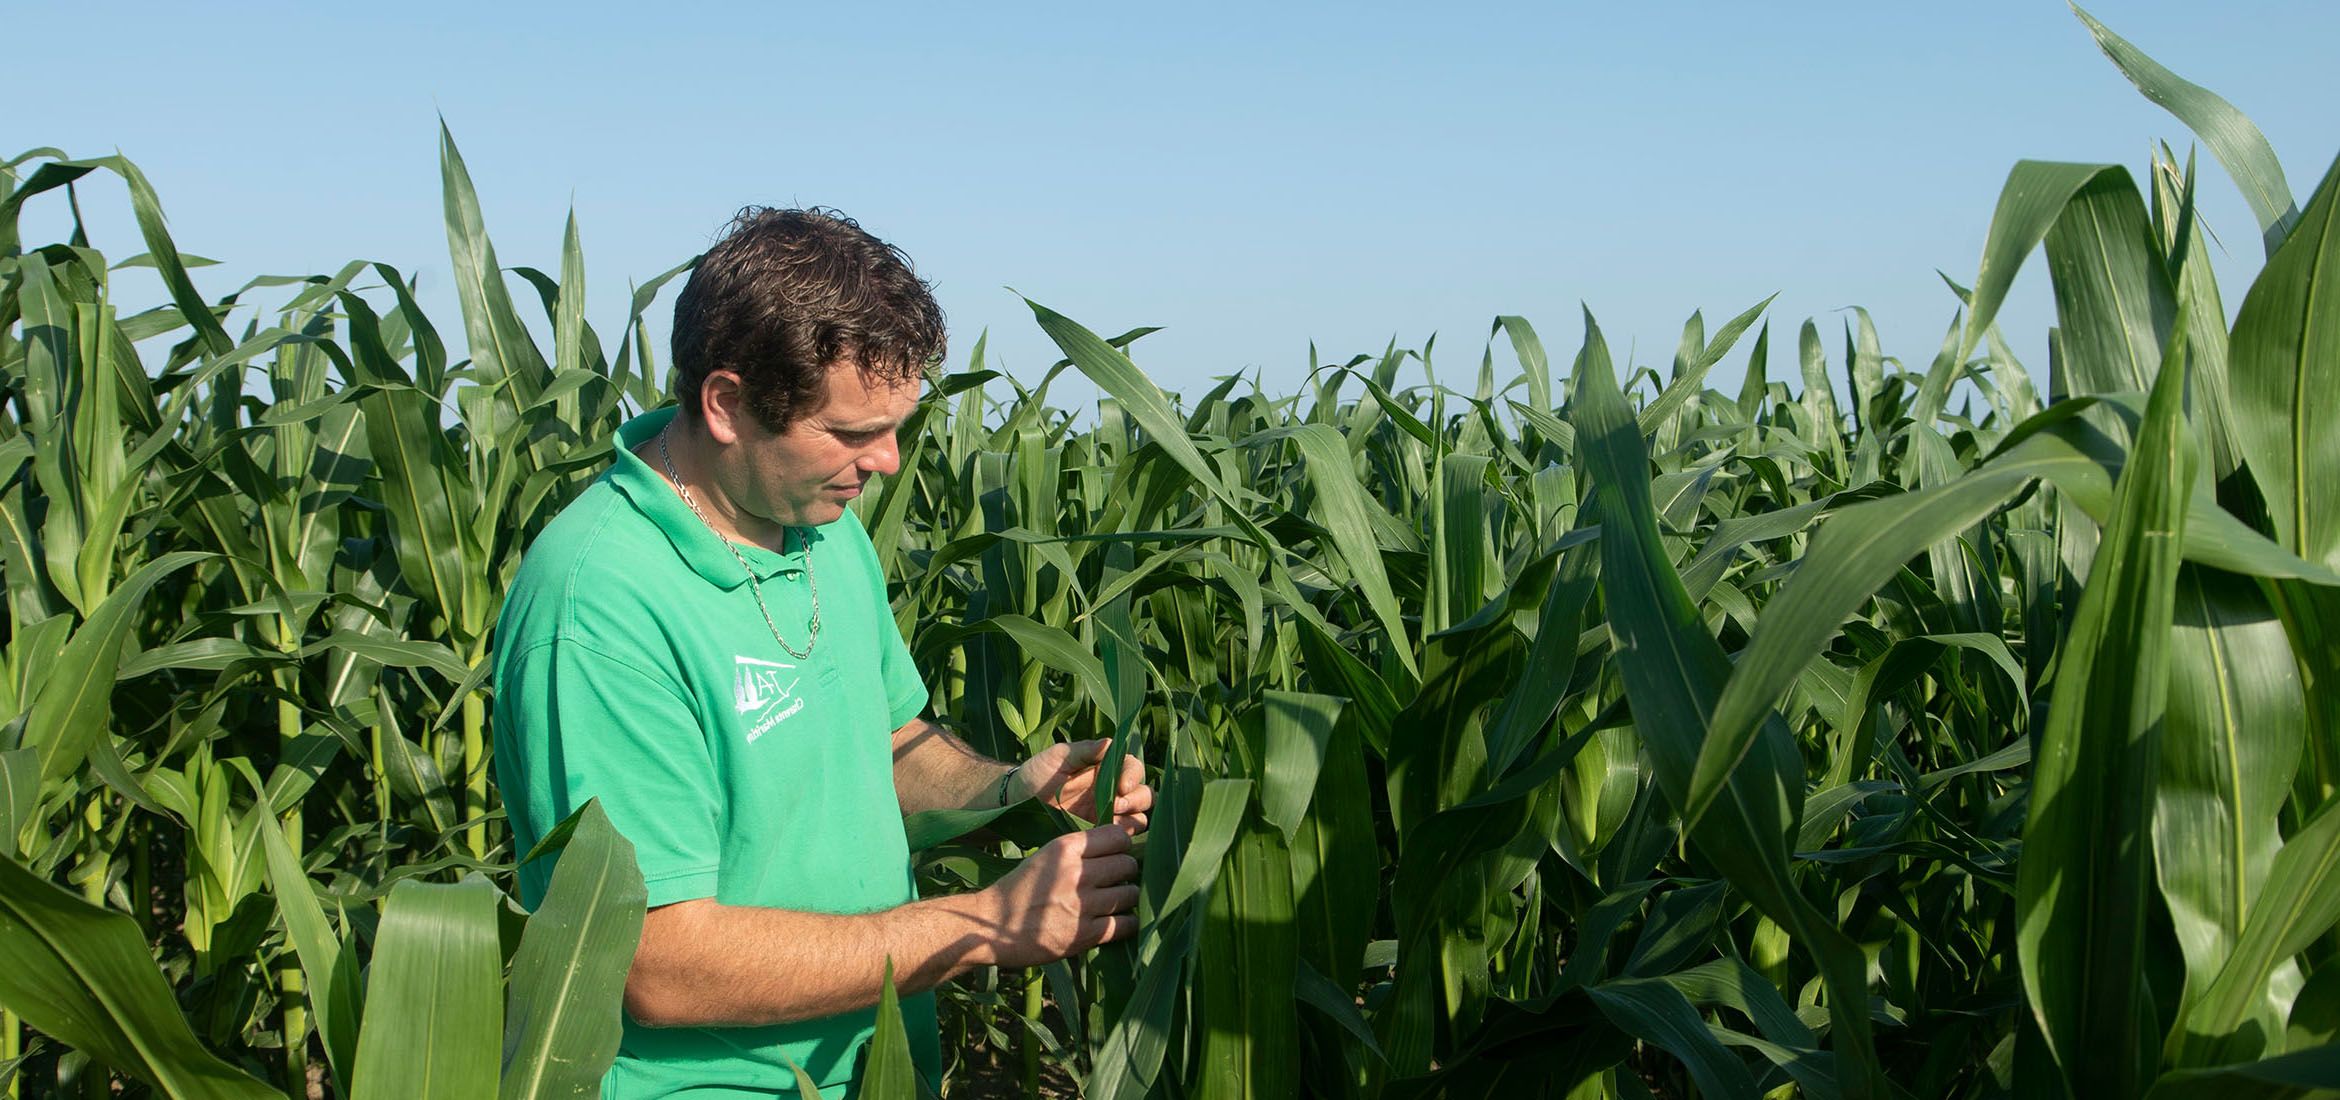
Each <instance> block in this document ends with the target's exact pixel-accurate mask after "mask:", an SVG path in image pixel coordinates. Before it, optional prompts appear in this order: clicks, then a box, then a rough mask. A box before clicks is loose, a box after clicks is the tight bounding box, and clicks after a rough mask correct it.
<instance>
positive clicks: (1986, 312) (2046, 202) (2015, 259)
mask: <svg viewBox="0 0 2340 1100" xmlns="http://www.w3.org/2000/svg"><path fill="white" fill-rule="evenodd" d="M2092 188H2093V189H2095V193H2096V194H2097V195H2098V196H2099V198H2100V204H2101V208H2102V209H2104V210H2111V209H2113V205H2112V204H2113V202H2114V200H2113V199H2112V198H2111V196H2112V195H2114V194H2117V193H2119V192H2121V191H2126V192H2128V193H2129V194H2131V195H2134V194H2135V193H2136V187H2135V185H2134V184H2132V183H2131V182H2130V179H2129V173H2128V170H2127V169H2125V168H2121V167H2119V166H2118V165H2110V164H2063V163H2057V162H2052V161H2036V160H2024V161H2017V162H2016V163H2015V167H2013V168H2011V169H2009V170H2008V172H2007V182H2006V184H2005V185H2003V186H2002V187H2001V188H2000V190H1999V206H1998V209H1997V210H1996V211H1994V212H1992V214H1991V226H1990V232H1989V234H1988V235H1987V236H1986V237H1985V238H1984V241H1983V252H1982V266H1981V269H1980V270H1979V271H1978V273H1977V274H1976V275H1975V279H1974V291H1973V296H1972V299H1971V308H1970V309H1969V311H1968V312H1967V316H1966V330H1965V334H1964V335H1963V336H1962V337H1961V338H1960V340H1959V344H1958V354H1957V356H1955V357H1954V358H1953V359H1951V360H1950V362H1951V363H1953V364H1955V363H1963V362H1965V361H1966V359H1967V357H1968V356H1971V355H1973V354H1974V349H1975V346H1976V345H1977V344H1979V343H1980V342H1981V341H1982V339H1983V335H1984V333H1986V332H1987V331H1989V329H1990V328H1991V325H1992V322H1993V321H1995V320H1996V319H1997V317H1998V315H1999V307H2000V306H2001V305H2003V304H2004V303H2005V302H2006V300H2007V291H2008V288H2010V287H2011V286H2013V285H2014V283H2015V274H2016V272H2018V271H2020V270H2022V267H2023V262H2024V261H2025V260H2027V259H2029V258H2030V256H2031V253H2032V250H2034V249H2036V248H2038V247H2039V246H2040V243H2041V242H2043V241H2045V240H2047V238H2048V234H2049V233H2050V232H2051V231H2052V230H2053V229H2054V228H2055V226H2056V224H2057V223H2058V222H2059V221H2061V220H2062V219H2063V218H2064V216H2065V214H2066V212H2067V210H2068V209H2070V208H2071V207H2072V204H2073V202H2074V200H2075V199H2076V198H2078V197H2079V196H2080V195H2081V194H2082V193H2083V192H2088V191H2090V190H2091V189H2092ZM2088 213H2090V211H2085V210H2084V211H2080V212H2075V213H2074V214H2073V218H2074V222H2075V228H2076V229H2080V228H2085V227H2082V226H2079V225H2078V223H2079V222H2082V221H2084V220H2086V217H2087V214H2088ZM2060 304H2061V302H2060V301H2059V305H2060ZM2117 315H2118V314H2117V311H2116V314H2115V316H2117ZM2129 388H2132V389H2133V388H2139V387H2129ZM1949 396H1950V379H1949V378H1948V377H1947V375H1945V376H1943V377H1941V378H1935V377H1932V376H1929V377H1928V378H1927V379H1926V383H1925V388H1924V389H1923V390H1921V391H1920V395H1919V398H1918V407H1917V408H1916V409H1915V410H1913V412H1912V415H1913V417H1918V418H1920V420H1919V422H1920V423H1930V422H1931V419H1932V417H1931V416H1930V415H1928V414H1931V413H1939V412H1940V411H1941V408H1942V403H1943V402H1945V401H1947V400H1948V399H1949Z"/></svg>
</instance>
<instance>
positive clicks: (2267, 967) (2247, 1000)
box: [2171, 802, 2340, 1066]
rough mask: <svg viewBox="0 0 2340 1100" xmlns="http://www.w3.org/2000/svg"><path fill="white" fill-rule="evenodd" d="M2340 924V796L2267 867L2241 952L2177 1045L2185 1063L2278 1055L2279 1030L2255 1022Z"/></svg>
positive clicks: (2184, 1026) (2190, 1017) (2184, 1025)
mask: <svg viewBox="0 0 2340 1100" xmlns="http://www.w3.org/2000/svg"><path fill="white" fill-rule="evenodd" d="M2335 924H2340V802H2335V803H2332V804H2329V805H2326V806H2325V807H2324V808H2323V809H2322V810H2320V811H2318V812H2317V813H2316V815H2315V816H2314V817H2313V818H2311V819H2310V820H2309V821H2308V822H2307V823H2306V824H2305V825H2303V826H2301V827H2300V830H2299V832H2297V833H2295V834H2293V835H2292V837H2291V839H2289V840H2288V841H2285V842H2284V845H2283V848H2282V850H2281V851H2278V852H2277V853H2276V854H2275V859H2274V861H2273V863H2272V865H2271V866H2270V867H2269V869H2268V871H2267V880H2266V885H2265V886H2263V887H2262V888H2261V889H2260V891H2259V898H2258V902H2257V904H2256V905H2254V906H2253V907H2252V911H2251V914H2250V918H2249V921H2248V922H2247V923H2246V924H2245V925H2244V926H2243V931H2242V935H2241V936H2240V937H2239V938H2238V939H2237V941H2236V943H2235V947H2234V953H2233V955H2231V956H2230V957H2229V958H2228V959H2227V960H2226V965H2225V966H2224V967H2223V968H2221V969H2220V971H2219V973H2218V977H2217V979H2216V980H2214V981H2212V982H2211V983H2210V988H2209V989H2208V990H2206V991H2205V992H2204V993H2203V995H2202V997H2201V999H2200V1000H2199V1001H2197V1002H2195V1004H2194V1006H2193V1010H2192V1011H2191V1012H2189V1013H2187V1014H2186V1016H2185V1018H2184V1019H2183V1020H2181V1021H2180V1022H2179V1034H2178V1035H2176V1036H2174V1037H2173V1040H2172V1042H2171V1049H2172V1050H2173V1052H2174V1053H2175V1054H2176V1056H2177V1057H2176V1060H2177V1062H2178V1064H2179V1065H2190V1066H2203V1065H2215V1064H2219V1063H2223V1062H2233V1061H2239V1060H2244V1059H2249V1058H2254V1057H2259V1056H2261V1055H2264V1054H2267V1053H2270V1052H2272V1051H2274V1050H2275V1049H2276V1048H2277V1046H2278V1045H2279V1044H2280V1043H2281V1042H2282V1036H2281V1034H2280V1033H2279V1032H2270V1031H2268V1030H2267V1029H2266V1028H2265V1027H2264V1025H2257V1024H2254V1017H2258V1016H2261V1015H2263V1013H2261V1011H2260V1007H2259V1006H2260V1004H2261V1002H2262V1001H2263V1000H2264V998H2265V997H2266V996H2267V986H2268V982H2269V980H2270V979H2271V978H2272V977H2273V976H2274V975H2275V973H2276V971H2277V969H2278V968H2279V967H2281V966H2282V965H2283V964H2284V963H2286V962H2288V961H2289V960H2290V959H2291V958H2292V957H2293V956H2295V955H2297V954H2299V953H2300V952H2301V951H2302V950H2304V949H2306V948H2307V947H2308V945H2309V944H2311V943H2313V942H2315V941H2316V940H2317V939H2319V938H2322V937H2324V936H2326V935H2328V934H2330V932H2331V930H2332V928H2333V926H2334V925H2335Z"/></svg>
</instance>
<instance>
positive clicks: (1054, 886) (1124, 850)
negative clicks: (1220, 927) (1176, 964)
mask: <svg viewBox="0 0 2340 1100" xmlns="http://www.w3.org/2000/svg"><path fill="white" fill-rule="evenodd" d="M1059 747H1061V746H1059ZM1051 751H1053V750H1051ZM1129 847H1130V845H1129V834H1128V833H1127V832H1125V831H1123V830H1122V828H1121V827H1120V826H1118V825H1100V826H1098V827H1097V828H1094V829H1090V830H1088V831H1086V832H1079V833H1066V834H1065V835H1063V836H1060V837H1057V838H1056V839H1055V840H1051V841H1049V842H1048V843H1047V844H1046V845H1045V846H1043V847H1041V848H1040V849H1039V850H1038V851H1035V852H1033V853H1032V854H1031V855H1029V856H1026V857H1024V861H1023V862H1022V863H1020V864H1018V865H1017V866H1016V869H1015V870H1013V871H1009V872H1008V873H1007V874H1006V875H1005V876H1003V877H1001V878H1000V880H999V881H997V882H994V883H992V884H991V885H990V886H988V887H986V888H984V889H983V891H982V892H981V893H979V894H977V895H975V897H976V898H978V899H980V900H981V901H982V902H983V903H984V906H983V908H984V910H985V919H986V920H987V921H989V922H991V923H992V925H993V927H992V928H991V930H990V932H991V936H992V944H993V956H994V958H993V961H994V962H995V963H996V964H997V965H999V966H1004V967H1025V966H1042V965H1046V964H1048V963H1052V962H1055V961H1056V960H1058V959H1062V958H1067V957H1070V956H1072V955H1077V954H1079V953H1081V952H1083V951H1087V950H1088V949H1090V948H1092V947H1095V946H1097V945H1098V944H1101V943H1109V942H1112V941H1115V940H1123V939H1128V938H1129V937H1131V936H1133V935H1136V934H1137V914H1136V912H1134V910H1136V908H1137V903H1138V887H1137V883H1136V881H1135V880H1136V879H1137V874H1138V861H1137V857H1136V856H1133V855H1130V854H1129Z"/></svg>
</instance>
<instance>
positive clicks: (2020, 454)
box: [1683, 325, 2340, 822]
mask: <svg viewBox="0 0 2340 1100" xmlns="http://www.w3.org/2000/svg"><path fill="white" fill-rule="evenodd" d="M2182 327H2183V326H2182V325H2181V326H2180V328H2181V329H2182ZM2107 403H2108V402H2106V401H2101V400H2092V399H2088V398H2076V399H2072V400H2069V401H2064V402H2059V403H2058V404H2056V405H2054V406H2051V407H2050V408H2048V409H2047V410H2045V411H2043V412H2041V413H2040V414H2039V415H2037V416H2034V417H2032V418H2031V419H2030V420H2027V421H2025V422H2024V423H2023V424H2022V425H2020V426H2018V427H2017V428H2016V429H2015V430H2014V431H2012V432H2010V433H2009V434H2008V436H2007V438H2006V440H2005V441H2003V442H2002V443H2001V444H2000V450H1999V452H1998V453H1997V454H1994V455H1993V456H1991V457H1990V458H1989V459H1988V460H1986V461H1985V462H1983V463H1982V464H1981V465H1979V466H1977V467H1976V468H1975V469H1974V470H1973V472H1971V473H1969V474H1968V475H1966V476H1965V477H1962V478H1959V479H1958V480H1956V481H1953V482H1950V483H1949V484H1947V485H1942V486H1939V487H1937V488H1933V489H1927V490H1923V491H1920V492H1915V493H1905V494H1903V495H1901V496H1895V497H1886V498H1883V499H1879V500H1873V501H1867V502H1864V503H1861V504H1858V505H1855V506H1853V507H1850V508H1846V509H1844V510H1843V511H1841V512H1839V513H1837V514H1836V515H1834V516H1832V517H1830V519H1829V520H1828V522H1826V523H1825V524H1823V525H1822V526H1821V528H1820V531H1819V533H1817V534H1816V535H1814V536H1813V538H1812V543H1811V546H1810V547H1809V549H1808V550H1807V551H1806V553H1805V555H1804V558H1803V560H1802V561H1801V562H1799V563H1798V565H1797V568H1796V573H1795V575H1794V576H1792V577H1791V578H1789V580H1788V583H1787V584H1786V586H1784V587H1783V588H1782V589H1781V591H1780V593H1779V595H1777V596H1776V597H1774V598H1773V599H1772V601H1771V602H1770V603H1769V604H1767V605H1766V606H1765V607H1764V609H1763V617H1762V621H1761V622H1760V623H1759V624H1758V625H1757V627H1756V629H1755V631H1754V636H1753V637H1752V638H1750V639H1749V641H1748V645H1747V648H1746V649H1745V650H1744V651H1742V652H1741V653H1740V655H1739V658H1738V661H1737V664H1736V666H1735V667H1734V668H1733V669H1732V671H1731V678H1730V683H1729V685H1728V686H1726V687H1725V689H1724V691H1723V695H1722V698H1721V699H1720V700H1719V701H1718V702H1717V704H1716V707H1715V715H1714V724H1713V726H1712V729H1711V732H1710V734H1709V736H1708V738H1707V740H1706V743H1705V745H1704V746H1702V747H1701V748H1700V750H1699V757H1698V768H1697V772H1696V774H1695V776H1694V781H1693V782H1692V784H1691V789H1690V794H1689V801H1688V803H1687V805H1686V806H1685V808H1684V810H1683V818H1684V820H1686V821H1692V822H1695V821H1698V820H1699V819H1700V818H1701V817H1702V816H1703V815H1704V814H1705V812H1706V808H1707V807H1708V806H1709V805H1711V804H1712V802H1713V800H1714V796H1715V793H1716V792H1717V791H1718V790H1720V789H1721V784H1722V782H1723V780H1724V779H1725V778H1727V777H1728V776H1729V775H1730V771H1731V768H1732V766H1733V764H1734V763H1735V762H1736V761H1737V760H1738V758H1739V757H1740V756H1741V755H1743V754H1744V753H1745V752H1746V751H1747V747H1748V746H1749V745H1750V744H1752V743H1753V739H1754V734H1755V731H1756V730H1757V729H1758V723H1759V721H1760V720H1761V718H1762V716H1763V715H1764V713H1765V712H1766V711H1767V710H1768V709H1769V708H1770V707H1771V706H1772V705H1773V703H1775V702H1776V701H1777V700H1778V699H1779V698H1780V697H1781V696H1782V695H1784V694H1785V693H1786V691H1787V689H1788V686H1789V685H1790V684H1793V683H1794V682H1795V681H1796V679H1797V677H1798V676H1799V675H1800V674H1801V673H1802V671H1803V670H1804V668H1805V667H1806V666H1807V665H1809V664H1810V663H1811V660H1812V658H1813V656H1814V655H1815V654H1817V653H1819V652H1820V651H1821V649H1822V648H1823V647H1824V646H1825V644H1826V643H1827V641H1828V639H1829V638H1830V637H1831V636H1833V635H1834V634H1835V633H1836V631H1837V628H1838V627H1839V626H1841V625H1842V624H1843V622H1844V620H1845V617H1846V616H1847V615H1850V614H1852V612H1853V611H1854V609H1856V608H1858V607H1859V606H1861V604H1863V603H1864V602H1866V601H1867V600H1868V598H1869V596H1870V595H1871V594H1873V593H1875V592H1876V591H1877V590H1878V589H1879V588H1882V587H1884V585H1885V584H1886V582H1887V581H1889V580H1891V579H1892V578H1893V577H1894V576H1895V575H1896V574H1897V573H1899V572H1900V570H1901V567H1902V563H1904V562H1907V561H1908V560H1909V559H1910V558H1912V557H1915V556H1917V555H1918V554H1919V553H1921V552H1922V551H1923V550H1924V549H1925V547H1926V546H1927V545H1929V544H1931V543H1933V542H1936V541H1939V540H1941V539H1944V538H1948V537H1949V536H1950V535H1952V534H1953V533H1955V532H1958V531H1961V530H1964V529H1966V528H1968V527H1971V526H1973V525H1974V524H1976V523H1979V522H1981V521H1982V520H1983V519H1984V518H1985V517H1987V516H1989V515H1990V514H1991V513H1992V512H1993V511H1996V510H1997V509H1998V508H1999V507H2000V506H2001V505H2003V504H2004V503H2005V502H2006V501H2007V500H2008V499H2009V498H2011V497H2013V496H2014V495H2015V494H2016V493H2018V492H2020V491H2022V489H2023V487H2024V486H2025V485H2027V484H2028V483H2029V482H2030V481H2031V480H2032V479H2034V478H2044V479H2046V480H2048V481H2051V482H2053V483H2054V484H2055V486H2056V489H2057V491H2058V494H2059V499H2060V501H2061V502H2062V503H2064V504H2068V505H2073V506H2075V507H2074V510H2075V511H2082V510H2085V513H2086V514H2088V515H2092V516H2097V517H2109V514H2110V509H2111V505H2112V494H2111V492H2110V483H2111V479H2112V477H2113V475H2114V474H2115V473H2117V472H2118V469H2119V467H2120V464H2121V463H2122V461H2123V458H2122V457H2121V456H2122V453H2123V452H2122V451H2121V450H2120V449H2119V448H2118V446H2117V445H2115V444H2112V443H2111V442H2110V441H2109V440H2108V439H2106V438H2105V437H2104V435H2103V433H2101V432H2099V431H2097V430H2096V429H2095V428H2094V427H2093V426H2092V425H2090V424H2089V423H2088V422H2087V421H2086V420H2084V419H2083V418H2082V415H2081V414H2082V413H2084V412H2086V411H2088V410H2090V409H2094V408H2100V407H2103V406H2104V405H2106V404H2107ZM2078 526H2079V525H2077V524H2069V523H2067V524H2065V526H2064V529H2065V530H2066V531H2071V530H2075V529H2076V528H2077V527H2078ZM2183 529H2184V531H2183V543H2182V545H2183V549H2184V554H2185V557H2186V559H2187V560H2189V561H2193V562H2196V563H2199V564H2203V565H2210V566H2214V567H2217V568H2220V569H2225V570H2228V571H2231V572H2236V573H2242V574H2246V575H2250V576H2259V577H2269V578H2300V579H2307V580H2312V581H2315V582H2316V583H2319V584H2331V583H2335V582H2340V575H2336V574H2334V572H2333V571H2332V570H2330V569H2327V568H2325V567H2323V566H2320V565H2316V564H2312V563H2309V562H2305V561H2301V560H2300V559H2299V558H2298V557H2296V556H2295V555H2293V554H2291V553H2290V552H2289V551H2287V550H2285V549H2283V548H2282V547H2280V546H2277V545H2275V544H2274V543H2271V542H2269V541H2268V540H2267V539H2266V538H2264V537H2263V536H2261V535H2259V534H2258V533H2256V532H2254V531H2252V530H2250V529H2249V528H2248V527H2246V526H2244V525H2243V523H2242V522H2241V521H2240V520H2237V519H2235V518H2234V516H2232V515H2230V514H2228V513H2227V512H2226V511H2225V510H2224V509H2222V508H2219V507H2218V506H2217V503H2216V502H2215V501H2214V500H2212V499H2211V498H2210V496H2209V494H2207V493H2200V492H2197V493H2195V494H2194V496H2193V499H2192V504H2191V509H2190V511H2189V514H2188V518H2187V521H2186V523H2185V524H2184V525H2183Z"/></svg>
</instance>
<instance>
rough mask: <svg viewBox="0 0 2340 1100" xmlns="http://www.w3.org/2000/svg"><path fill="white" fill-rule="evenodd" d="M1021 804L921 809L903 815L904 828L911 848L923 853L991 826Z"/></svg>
mask: <svg viewBox="0 0 2340 1100" xmlns="http://www.w3.org/2000/svg"><path fill="white" fill-rule="evenodd" d="M1020 804H1021V803H1010V804H1008V805H1005V806H987V807H984V808H982V809H975V810H968V809H959V810H920V811H918V812H916V813H913V814H909V815H906V816H904V817H903V819H902V829H903V831H904V832H905V833H907V834H908V836H909V840H910V850H911V851H913V852H923V851H925V850H927V849H928V848H932V847H934V846H935V845H937V844H942V843H944V842H946V841H950V840H955V839H957V838H959V837H962V836H965V835H967V834H968V833H971V832H974V831H975V830H977V829H980V828H982V827H984V826H986V825H989V824H991V823H992V822H993V821H994V820H996V819H998V818H999V816H1000V815H1002V814H1005V813H1007V812H1008V811H1009V810H1012V809H1015V808H1016V806H1018V805H1020Z"/></svg>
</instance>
